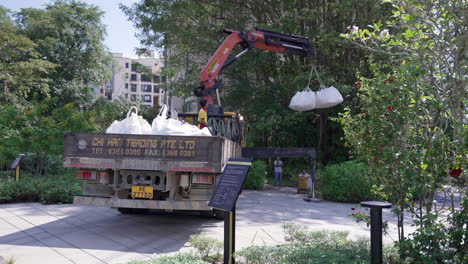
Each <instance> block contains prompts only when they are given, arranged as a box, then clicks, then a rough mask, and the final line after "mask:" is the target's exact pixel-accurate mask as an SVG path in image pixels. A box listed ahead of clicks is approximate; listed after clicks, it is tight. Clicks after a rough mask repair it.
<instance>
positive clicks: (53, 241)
mask: <svg viewBox="0 0 468 264" xmlns="http://www.w3.org/2000/svg"><path fill="white" fill-rule="evenodd" d="M41 242H42V243H44V244H45V245H46V246H47V247H49V248H52V249H53V250H55V251H56V252H58V253H59V254H61V255H63V256H65V257H66V258H67V259H68V260H69V261H71V262H74V263H79V264H85V263H86V264H88V263H89V264H95V263H96V264H97V263H101V264H102V263H106V262H104V261H102V260H100V259H98V258H96V257H94V256H93V255H90V254H89V253H87V252H86V251H83V250H82V249H79V248H75V247H73V246H71V245H70V244H68V243H66V242H64V241H63V240H62V239H60V238H57V237H49V238H47V239H42V240H41Z"/></svg>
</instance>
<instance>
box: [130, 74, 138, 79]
mask: <svg viewBox="0 0 468 264" xmlns="http://www.w3.org/2000/svg"><path fill="white" fill-rule="evenodd" d="M130 80H131V81H136V80H137V75H136V74H135V73H132V78H131V79H130Z"/></svg>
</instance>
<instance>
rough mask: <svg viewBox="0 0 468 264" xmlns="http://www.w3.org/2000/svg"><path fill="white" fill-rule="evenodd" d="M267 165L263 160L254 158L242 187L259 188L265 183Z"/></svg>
mask: <svg viewBox="0 0 468 264" xmlns="http://www.w3.org/2000/svg"><path fill="white" fill-rule="evenodd" d="M266 176H267V165H266V163H265V161H263V160H256V161H254V162H253V164H252V167H251V168H250V171H249V174H248V175H247V179H245V183H244V188H245V189H253V190H261V189H263V185H264V184H265V183H266Z"/></svg>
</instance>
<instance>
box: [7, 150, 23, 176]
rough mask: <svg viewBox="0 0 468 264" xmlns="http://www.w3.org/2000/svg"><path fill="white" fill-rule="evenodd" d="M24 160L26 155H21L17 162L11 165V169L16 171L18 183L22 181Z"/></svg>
mask: <svg viewBox="0 0 468 264" xmlns="http://www.w3.org/2000/svg"><path fill="white" fill-rule="evenodd" d="M23 158H24V154H23V153H21V154H19V155H18V157H16V159H15V161H14V162H13V163H12V164H11V166H10V169H12V170H15V175H16V181H17V182H18V181H19V179H20V163H21V161H22V160H23Z"/></svg>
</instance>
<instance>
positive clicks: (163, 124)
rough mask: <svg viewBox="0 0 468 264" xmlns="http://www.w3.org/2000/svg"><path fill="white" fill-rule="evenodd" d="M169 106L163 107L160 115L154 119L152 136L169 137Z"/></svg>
mask: <svg viewBox="0 0 468 264" xmlns="http://www.w3.org/2000/svg"><path fill="white" fill-rule="evenodd" d="M166 120H167V106H166V105H163V106H162V108H161V110H159V114H158V115H157V116H156V118H154V119H153V123H152V125H151V134H153V135H168V134H167V121H166Z"/></svg>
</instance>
